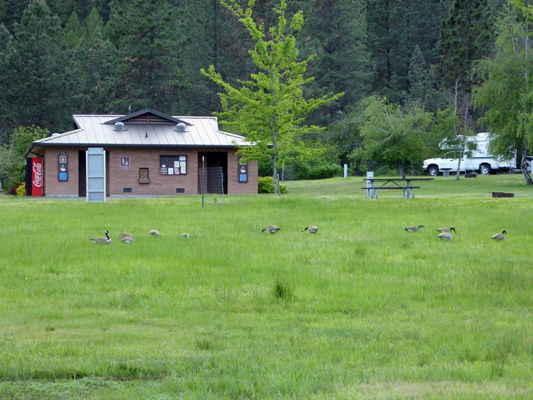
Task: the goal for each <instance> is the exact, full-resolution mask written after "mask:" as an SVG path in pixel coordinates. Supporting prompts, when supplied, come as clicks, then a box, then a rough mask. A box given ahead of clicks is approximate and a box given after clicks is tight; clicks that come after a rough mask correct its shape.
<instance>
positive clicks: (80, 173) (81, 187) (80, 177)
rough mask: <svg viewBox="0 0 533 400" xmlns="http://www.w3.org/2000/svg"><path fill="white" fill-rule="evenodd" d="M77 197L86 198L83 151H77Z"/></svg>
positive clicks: (85, 173)
mask: <svg viewBox="0 0 533 400" xmlns="http://www.w3.org/2000/svg"><path fill="white" fill-rule="evenodd" d="M78 196H80V197H87V161H86V158H85V150H79V151H78Z"/></svg>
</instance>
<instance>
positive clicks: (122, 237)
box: [118, 232, 131, 239]
mask: <svg viewBox="0 0 533 400" xmlns="http://www.w3.org/2000/svg"><path fill="white" fill-rule="evenodd" d="M126 236H131V233H128V232H122V233H120V234H119V235H118V238H119V239H124V238H125V237H126Z"/></svg>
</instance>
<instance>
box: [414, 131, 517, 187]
mask: <svg viewBox="0 0 533 400" xmlns="http://www.w3.org/2000/svg"><path fill="white" fill-rule="evenodd" d="M467 141H472V142H475V143H476V149H475V150H474V151H473V152H472V157H469V158H467V157H465V158H463V159H462V160H461V166H460V171H461V172H467V171H479V172H480V173H482V174H490V173H491V171H498V170H501V169H509V168H516V155H515V156H513V158H512V159H510V160H502V159H500V158H497V157H495V156H493V155H492V154H490V153H489V150H488V148H489V142H490V139H489V134H488V133H478V134H477V135H475V136H470V137H467ZM442 149H443V150H446V147H445V146H443V148H442ZM458 165H459V159H457V158H429V159H427V160H424V166H423V168H424V171H427V172H428V174H429V175H431V176H437V175H438V174H439V172H440V171H449V172H457V166H458Z"/></svg>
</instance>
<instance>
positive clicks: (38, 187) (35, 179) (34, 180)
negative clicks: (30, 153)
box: [31, 158, 43, 197]
mask: <svg viewBox="0 0 533 400" xmlns="http://www.w3.org/2000/svg"><path fill="white" fill-rule="evenodd" d="M31 195H32V196H33V197H40V196H42V195H43V159H42V158H32V159H31Z"/></svg>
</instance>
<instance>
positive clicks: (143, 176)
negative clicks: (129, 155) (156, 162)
mask: <svg viewBox="0 0 533 400" xmlns="http://www.w3.org/2000/svg"><path fill="white" fill-rule="evenodd" d="M139 183H150V179H149V178H148V168H139Z"/></svg>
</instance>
